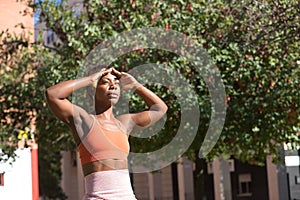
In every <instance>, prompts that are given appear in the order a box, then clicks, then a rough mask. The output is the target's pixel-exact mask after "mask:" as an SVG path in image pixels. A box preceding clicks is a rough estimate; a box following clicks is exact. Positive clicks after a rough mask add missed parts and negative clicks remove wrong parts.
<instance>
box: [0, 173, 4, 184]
mask: <svg viewBox="0 0 300 200" xmlns="http://www.w3.org/2000/svg"><path fill="white" fill-rule="evenodd" d="M0 186H4V172H2V173H0Z"/></svg>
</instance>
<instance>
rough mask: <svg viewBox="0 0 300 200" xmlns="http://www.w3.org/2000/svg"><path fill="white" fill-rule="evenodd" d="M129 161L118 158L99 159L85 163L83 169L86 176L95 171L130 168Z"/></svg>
mask: <svg viewBox="0 0 300 200" xmlns="http://www.w3.org/2000/svg"><path fill="white" fill-rule="evenodd" d="M127 162H128V161H127V160H117V159H105V160H98V161H95V162H90V163H87V164H84V165H83V166H82V170H83V174H84V176H87V175H89V174H91V173H94V172H101V171H107V170H119V169H128V163H127Z"/></svg>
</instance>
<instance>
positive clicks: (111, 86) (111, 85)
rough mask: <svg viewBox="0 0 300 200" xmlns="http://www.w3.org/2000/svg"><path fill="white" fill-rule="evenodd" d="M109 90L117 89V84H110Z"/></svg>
mask: <svg viewBox="0 0 300 200" xmlns="http://www.w3.org/2000/svg"><path fill="white" fill-rule="evenodd" d="M109 88H110V89H116V88H117V84H115V83H110V85H109Z"/></svg>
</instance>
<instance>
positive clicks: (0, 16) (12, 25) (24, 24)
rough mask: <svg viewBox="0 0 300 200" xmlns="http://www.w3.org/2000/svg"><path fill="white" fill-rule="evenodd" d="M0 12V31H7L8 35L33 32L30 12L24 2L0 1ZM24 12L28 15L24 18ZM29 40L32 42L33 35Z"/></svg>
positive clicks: (14, 0)
mask: <svg viewBox="0 0 300 200" xmlns="http://www.w3.org/2000/svg"><path fill="white" fill-rule="evenodd" d="M0 10H1V12H0V31H5V30H6V29H9V32H10V33H16V34H20V33H22V32H23V31H25V32H28V31H30V32H31V33H33V32H34V21H33V15H32V10H31V9H30V8H28V7H27V5H26V1H22V2H21V1H16V0H1V3H0ZM24 10H27V12H28V13H29V14H27V15H25V16H24V15H23V14H24ZM30 39H31V41H33V40H34V38H33V35H32V37H30Z"/></svg>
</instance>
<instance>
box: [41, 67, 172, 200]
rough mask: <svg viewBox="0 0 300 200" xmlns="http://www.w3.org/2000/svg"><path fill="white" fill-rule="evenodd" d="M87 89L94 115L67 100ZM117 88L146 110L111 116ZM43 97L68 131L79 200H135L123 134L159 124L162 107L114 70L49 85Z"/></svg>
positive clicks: (138, 84) (158, 100) (134, 83)
mask: <svg viewBox="0 0 300 200" xmlns="http://www.w3.org/2000/svg"><path fill="white" fill-rule="evenodd" d="M88 86H92V87H93V88H94V89H95V94H94V102H95V105H94V106H95V113H94V114H91V113H88V112H87V111H85V110H84V109H83V108H81V107H79V106H77V105H75V104H73V103H71V102H70V101H69V100H68V99H67V98H68V97H69V96H70V95H71V94H72V92H74V91H76V90H78V89H81V88H84V87H88ZM121 89H122V90H134V92H135V93H136V94H138V95H139V96H140V97H141V98H142V99H143V100H144V101H145V103H146V105H147V106H148V109H147V110H143V111H141V112H138V113H128V114H122V115H120V116H117V117H116V116H114V114H113V106H114V105H115V104H116V103H117V102H118V100H119V97H120V93H121ZM46 98H47V102H48V105H49V107H50V109H51V110H52V112H53V113H54V114H55V115H56V116H57V117H58V118H59V119H60V120H62V121H63V122H64V123H66V124H67V125H68V126H69V127H70V129H71V130H72V133H73V136H74V140H75V142H76V144H77V150H78V152H79V155H80V159H81V164H82V169H83V173H84V176H85V189H86V194H85V197H84V199H86V200H88V199H114V200H115V199H116V200H117V199H120V200H121V199H122V200H132V199H136V198H135V196H134V193H133V191H132V187H131V183H130V178H129V172H128V166H127V156H128V153H129V143H128V136H129V134H130V132H132V131H135V130H138V129H141V128H146V127H148V126H151V125H152V124H153V123H155V122H156V121H158V120H159V119H160V118H161V117H162V116H163V115H164V114H165V113H166V111H167V109H168V108H167V106H166V104H165V103H164V102H163V101H162V100H161V99H160V98H159V97H158V96H157V95H155V94H154V93H153V92H151V91H150V90H148V89H147V88H146V87H144V86H143V85H141V84H140V83H138V82H137V81H136V79H135V78H134V77H133V76H131V75H129V74H128V73H124V72H122V73H121V72H119V71H117V70H115V69H114V68H104V69H101V70H100V71H99V72H96V73H94V74H92V75H89V76H87V77H84V78H80V79H77V80H68V81H65V82H61V83H59V84H57V85H54V86H51V87H49V88H48V89H47V90H46Z"/></svg>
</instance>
